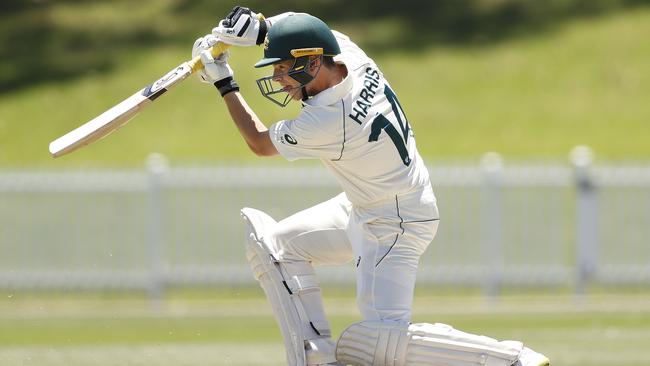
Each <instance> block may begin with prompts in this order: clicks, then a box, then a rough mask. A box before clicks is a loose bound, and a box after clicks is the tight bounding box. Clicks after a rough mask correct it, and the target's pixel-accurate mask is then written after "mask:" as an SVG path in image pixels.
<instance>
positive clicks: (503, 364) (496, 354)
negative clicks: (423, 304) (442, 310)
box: [336, 322, 523, 366]
mask: <svg viewBox="0 0 650 366" xmlns="http://www.w3.org/2000/svg"><path fill="white" fill-rule="evenodd" d="M522 349H523V345H522V344H521V343H520V342H511V341H506V342H499V341H497V340H495V339H492V338H489V337H485V336H478V335H474V334H470V333H465V332H461V331H459V330H456V329H454V328H453V327H451V326H449V325H446V324H440V323H436V324H428V323H420V324H411V325H409V326H408V327H407V326H404V325H398V324H387V323H375V322H361V323H355V324H352V325H351V326H350V327H348V328H347V329H346V330H345V331H344V332H343V333H342V334H341V337H340V338H339V341H338V343H337V348H336V357H337V359H338V360H339V361H341V362H344V363H347V364H350V365H355V366H406V365H408V366H429V365H431V366H433V365H447V366H510V365H512V364H513V363H514V362H515V361H516V360H517V358H518V356H519V354H520V353H521V351H522Z"/></svg>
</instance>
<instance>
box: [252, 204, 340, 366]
mask: <svg viewBox="0 0 650 366" xmlns="http://www.w3.org/2000/svg"><path fill="white" fill-rule="evenodd" d="M241 213H242V217H243V218H244V220H245V221H246V222H247V223H248V238H247V239H248V240H247V241H246V257H247V259H248V261H249V263H250V265H251V268H252V270H253V275H254V276H255V278H256V279H257V280H258V281H259V282H260V285H261V287H262V289H263V290H264V292H265V293H266V297H267V298H268V300H269V302H270V303H271V307H272V308H273V313H274V314H275V317H276V320H277V322H278V325H279V326H280V330H281V332H282V336H283V338H284V344H285V348H286V351H287V362H288V363H289V366H305V365H318V364H324V363H329V362H335V361H336V359H335V357H334V353H335V352H334V346H333V345H332V342H331V340H330V339H329V338H330V337H331V331H330V327H329V323H328V322H327V319H326V317H325V311H324V309H323V305H322V300H321V294H320V286H319V284H318V281H317V279H316V274H315V272H314V269H313V267H312V266H311V265H310V264H309V263H308V262H281V261H279V260H278V259H277V254H276V253H275V252H274V249H273V247H272V245H269V244H268V242H269V241H271V239H270V238H266V239H265V237H264V235H265V233H266V232H270V230H272V228H273V226H275V225H276V221H275V220H273V218H271V217H270V216H269V215H267V214H266V213H264V212H262V211H259V210H255V209H252V208H244V209H242V211H241ZM328 341H329V342H328Z"/></svg>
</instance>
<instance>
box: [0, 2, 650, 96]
mask: <svg viewBox="0 0 650 366" xmlns="http://www.w3.org/2000/svg"><path fill="white" fill-rule="evenodd" d="M149 2H151V4H147V3H149ZM153 2H154V0H149V1H145V2H144V3H137V4H136V3H132V4H131V3H128V2H126V1H124V0H113V3H121V4H122V5H123V7H124V8H127V9H128V7H129V6H132V7H137V9H136V8H134V11H136V10H137V11H139V12H141V13H142V15H141V16H139V17H138V16H135V17H134V16H131V17H125V18H128V19H127V20H124V21H121V22H120V21H114V24H111V23H110V22H109V23H108V25H107V24H103V27H93V26H86V27H85V28H84V27H83V26H80V25H78V24H69V23H65V22H64V23H62V22H61V21H60V20H56V19H55V17H54V16H53V14H54V13H55V12H56V11H57V9H59V7H62V6H65V7H67V11H68V12H71V13H72V14H75V11H76V16H75V17H72V18H73V19H81V20H83V18H84V11H85V10H86V9H88V6H89V4H90V6H92V5H93V4H99V5H101V3H106V2H105V1H100V0H84V1H81V0H58V1H54V0H38V1H37V0H4V1H3V2H1V3H0V95H2V94H4V93H8V92H12V91H16V90H18V89H21V88H24V87H28V86H33V85H36V84H39V83H45V82H57V81H62V80H67V79H70V78H75V77H79V76H81V75H84V74H88V73H93V72H97V73H104V72H108V71H109V70H110V69H111V68H112V67H114V66H115V64H116V60H117V59H118V58H127V59H128V57H129V56H130V55H131V54H132V52H133V50H135V49H140V50H142V49H145V50H146V49H148V48H152V47H156V46H159V45H164V44H179V45H188V48H189V44H190V43H191V40H193V39H194V38H195V37H196V36H198V35H201V34H204V33H206V32H208V31H209V29H210V28H209V27H208V26H206V25H209V26H212V25H214V24H216V23H217V20H218V19H219V18H221V17H222V14H226V13H227V12H228V10H229V9H230V8H231V7H232V6H234V5H235V4H236V3H237V2H235V1H231V0H225V1H220V2H215V1H214V0H169V1H166V2H164V4H165V5H162V6H160V5H159V6H157V7H156V9H159V12H160V14H157V13H155V12H153V13H152V12H146V11H143V10H142V9H143V7H147V6H152V5H153ZM215 3H216V4H215ZM124 4H127V5H124ZM159 4H160V3H159ZM246 5H247V6H249V7H251V8H252V9H254V10H256V9H259V11H261V12H263V13H265V14H270V15H272V14H277V13H280V12H284V11H288V10H292V11H306V12H310V13H312V14H315V15H318V16H319V17H321V18H323V19H324V20H325V21H327V22H328V23H330V24H337V25H342V26H344V27H346V28H350V29H354V30H356V32H357V33H359V34H360V35H361V37H359V40H358V41H359V43H360V44H361V45H362V47H364V48H366V49H367V50H369V51H372V52H373V53H374V54H378V53H383V52H393V51H394V50H406V51H412V52H418V51H419V50H420V49H422V48H423V47H427V46H431V45H436V44H438V45H447V46H449V45H451V46H459V47H464V46H474V45H491V44H494V43H497V42H500V41H502V40H505V39H509V38H512V37H525V36H530V35H535V34H539V33H541V32H547V31H549V30H552V29H554V28H555V27H556V26H557V25H559V24H561V23H562V22H564V21H566V20H568V19H572V18H576V17H586V16H601V15H606V14H609V13H611V12H613V11H616V10H620V9H628V8H631V7H639V6H647V5H650V0H549V1H536V0H499V1H494V0H431V1H421V0H403V1H401V2H399V3H395V2H377V1H368V0H364V1H359V0H357V1H353V2H352V1H349V0H328V1H314V2H304V1H297V0H275V1H273V2H269V1H263V0H251V1H248V2H246ZM75 9H78V10H75ZM342 10H343V11H342ZM118 18H119V17H118ZM80 24H83V23H81V22H80ZM384 24H388V25H389V26H386V27H384ZM204 28H205V29H204ZM188 40H189V41H188ZM188 53H189V52H188Z"/></svg>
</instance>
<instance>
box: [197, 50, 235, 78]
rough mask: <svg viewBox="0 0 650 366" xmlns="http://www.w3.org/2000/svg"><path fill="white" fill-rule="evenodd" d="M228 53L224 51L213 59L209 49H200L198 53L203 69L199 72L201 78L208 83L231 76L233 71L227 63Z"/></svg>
mask: <svg viewBox="0 0 650 366" xmlns="http://www.w3.org/2000/svg"><path fill="white" fill-rule="evenodd" d="M229 55H230V53H229V52H228V51H226V52H224V53H222V54H221V55H219V57H217V58H216V59H215V58H214V57H213V56H212V53H210V51H209V50H203V51H201V53H199V56H200V57H201V62H202V63H203V70H201V72H200V73H199V76H200V78H201V80H202V81H204V82H206V83H209V84H214V83H215V82H217V81H219V80H223V79H225V78H228V77H231V78H232V76H233V71H232V68H231V67H230V65H228V57H229Z"/></svg>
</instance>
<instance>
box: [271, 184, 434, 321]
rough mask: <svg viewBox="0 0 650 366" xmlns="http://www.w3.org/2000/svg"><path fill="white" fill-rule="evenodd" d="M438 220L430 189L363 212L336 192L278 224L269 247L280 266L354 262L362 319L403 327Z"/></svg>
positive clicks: (415, 192)
mask: <svg viewBox="0 0 650 366" xmlns="http://www.w3.org/2000/svg"><path fill="white" fill-rule="evenodd" d="M438 219H439V216H438V208H437V206H436V198H435V196H434V194H433V191H432V189H431V187H430V186H429V187H426V188H425V189H422V190H418V191H414V192H410V193H408V194H403V195H397V196H395V197H392V198H390V199H387V200H385V201H382V202H379V203H377V204H374V205H372V206H366V207H361V206H354V205H352V204H351V203H350V201H349V200H348V199H347V197H346V196H345V194H344V193H341V194H339V195H338V196H336V197H334V198H332V199H330V200H328V201H325V202H323V203H320V204H318V205H316V206H313V207H311V208H308V209H306V210H303V211H300V212H298V213H296V214H294V215H292V216H289V217H287V218H286V219H284V220H282V221H280V222H279V223H278V225H277V226H276V230H274V232H273V235H271V237H272V238H273V243H272V245H274V247H275V249H276V250H275V252H276V253H278V256H279V258H278V259H279V260H280V261H287V262H291V261H309V262H311V263H312V264H313V265H315V266H320V265H341V264H344V263H347V262H349V261H351V260H353V261H354V262H353V263H354V265H355V266H356V284H357V305H358V307H359V310H360V312H361V315H362V316H363V318H364V320H369V321H382V322H383V321H394V322H400V323H407V322H409V321H410V320H411V306H412V302H413V291H414V288H415V277H416V272H417V267H418V262H419V259H420V256H421V255H422V253H423V252H424V250H425V249H426V248H427V246H428V245H429V243H430V242H431V240H433V237H434V236H435V234H436V230H437V228H438Z"/></svg>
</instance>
